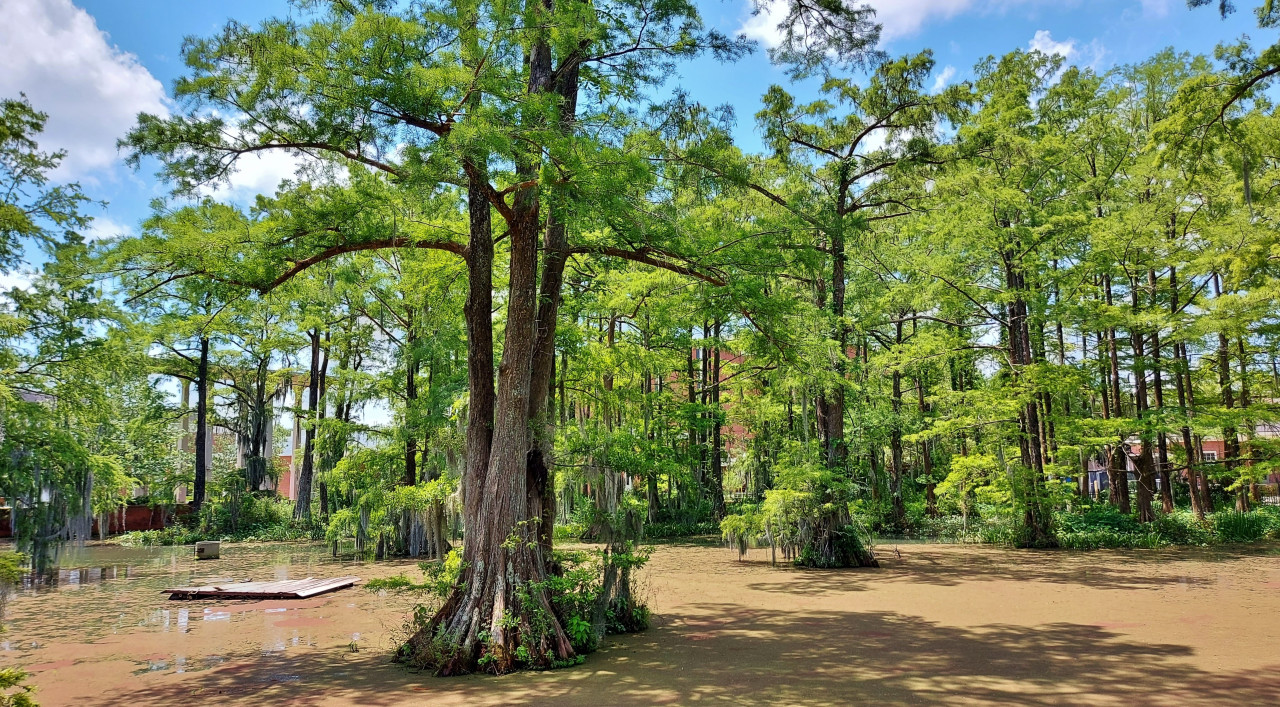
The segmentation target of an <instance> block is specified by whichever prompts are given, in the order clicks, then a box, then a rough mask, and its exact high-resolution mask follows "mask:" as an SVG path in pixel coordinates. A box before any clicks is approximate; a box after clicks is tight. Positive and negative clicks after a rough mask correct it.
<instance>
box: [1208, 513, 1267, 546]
mask: <svg viewBox="0 0 1280 707" xmlns="http://www.w3.org/2000/svg"><path fill="white" fill-rule="evenodd" d="M1210 521H1211V522H1212V523H1213V532H1214V533H1215V534H1216V535H1217V536H1218V541H1219V542H1224V543H1251V542H1257V541H1258V540H1261V539H1263V538H1265V537H1267V533H1268V532H1269V531H1270V530H1271V525H1272V520H1271V516H1270V514H1269V513H1266V512H1260V511H1255V512H1252V513H1241V512H1240V511H1221V512H1219V513H1214V514H1213V515H1212V516H1211V517H1210Z"/></svg>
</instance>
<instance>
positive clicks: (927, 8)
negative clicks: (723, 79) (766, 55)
mask: <svg viewBox="0 0 1280 707" xmlns="http://www.w3.org/2000/svg"><path fill="white" fill-rule="evenodd" d="M845 1H846V2H850V1H855V2H857V3H858V4H860V5H870V6H871V7H874V8H875V10H876V18H875V21H876V22H879V23H880V24H881V26H882V29H881V32H880V39H881V43H882V44H885V43H889V42H892V41H893V40H895V39H901V38H903V37H910V36H911V35H914V34H915V33H917V32H919V31H920V29H921V28H922V27H924V25H925V24H927V23H931V22H945V21H947V20H949V19H952V18H953V17H956V16H957V15H960V14H961V13H964V12H966V11H969V10H976V11H983V12H989V11H993V10H1003V9H1006V8H1007V7H1008V6H1009V5H1012V4H1021V3H1023V2H1028V1H1029V0H845ZM1035 1H1043V0H1035ZM747 6H748V7H751V5H750V3H747ZM786 7H787V3H786V2H785V0H773V2H771V3H769V6H768V8H767V9H766V10H765V11H764V12H761V13H760V14H758V15H749V16H748V17H747V18H746V19H745V20H744V21H743V23H742V26H741V27H740V28H739V30H738V31H739V32H741V33H742V34H745V35H746V36H747V37H749V38H751V39H755V40H757V41H759V42H760V43H761V44H763V45H765V46H766V47H776V46H777V45H778V43H779V41H780V40H781V37H782V34H781V33H780V32H779V31H778V23H779V22H781V21H782V19H783V18H784V17H786Z"/></svg>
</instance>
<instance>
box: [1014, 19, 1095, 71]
mask: <svg viewBox="0 0 1280 707" xmlns="http://www.w3.org/2000/svg"><path fill="white" fill-rule="evenodd" d="M1027 48H1028V49H1031V50H1032V51H1038V52H1042V53H1044V54H1049V55H1054V54H1056V55H1058V56H1060V57H1062V58H1063V59H1065V60H1066V61H1067V63H1070V64H1075V65H1077V66H1086V67H1088V68H1091V69H1093V70H1095V71H1096V70H1098V69H1101V68H1102V67H1103V66H1104V65H1105V60H1106V56H1107V48H1106V47H1104V46H1103V45H1102V42H1100V41H1098V40H1097V39H1094V40H1093V41H1091V42H1089V43H1088V44H1086V45H1084V46H1081V45H1080V44H1079V43H1078V42H1076V40H1074V39H1066V40H1064V41H1061V42H1059V41H1058V40H1056V39H1054V38H1053V35H1052V34H1051V33H1050V32H1049V30H1047V29H1041V30H1036V34H1035V36H1034V37H1032V38H1031V41H1029V42H1027ZM1064 68H1065V67H1064Z"/></svg>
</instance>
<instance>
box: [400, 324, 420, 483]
mask: <svg viewBox="0 0 1280 707" xmlns="http://www.w3.org/2000/svg"><path fill="white" fill-rule="evenodd" d="M413 319H414V317H413V310H412V309H410V310H409V313H408V316H407V317H406V321H407V324H406V328H407V329H408V331H407V332H406V333H405V347H404V353H405V361H404V365H405V374H404V379H405V380H404V407H405V418H406V420H405V421H406V423H408V422H409V421H410V420H411V419H413V418H414V416H415V414H416V413H415V412H414V410H413V408H414V406H415V404H416V403H417V401H418V354H417V351H415V349H416V347H417V343H418V335H417V332H416V330H415V329H414V326H413ZM406 427H409V433H408V435H407V436H406V437H405V440H404V479H403V481H402V483H403V484H404V485H405V486H413V485H414V484H417V483H418V438H417V437H416V436H414V432H413V428H412V426H411V424H406Z"/></svg>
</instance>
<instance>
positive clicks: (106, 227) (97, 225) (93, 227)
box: [80, 216, 133, 241]
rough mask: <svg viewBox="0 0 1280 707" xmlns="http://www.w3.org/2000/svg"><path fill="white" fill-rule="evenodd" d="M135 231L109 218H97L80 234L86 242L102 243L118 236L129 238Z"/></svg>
mask: <svg viewBox="0 0 1280 707" xmlns="http://www.w3.org/2000/svg"><path fill="white" fill-rule="evenodd" d="M132 234H133V229H132V228H130V227H129V226H126V225H125V224H123V223H120V222H119V221H116V220H115V219H113V218H110V217H107V216H96V217H94V219H93V221H92V222H91V223H90V224H89V227H88V228H86V229H84V231H82V232H81V233H80V235H81V236H84V239H85V240H86V241H101V240H106V239H108V238H115V237H117V236H129V235H132Z"/></svg>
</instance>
